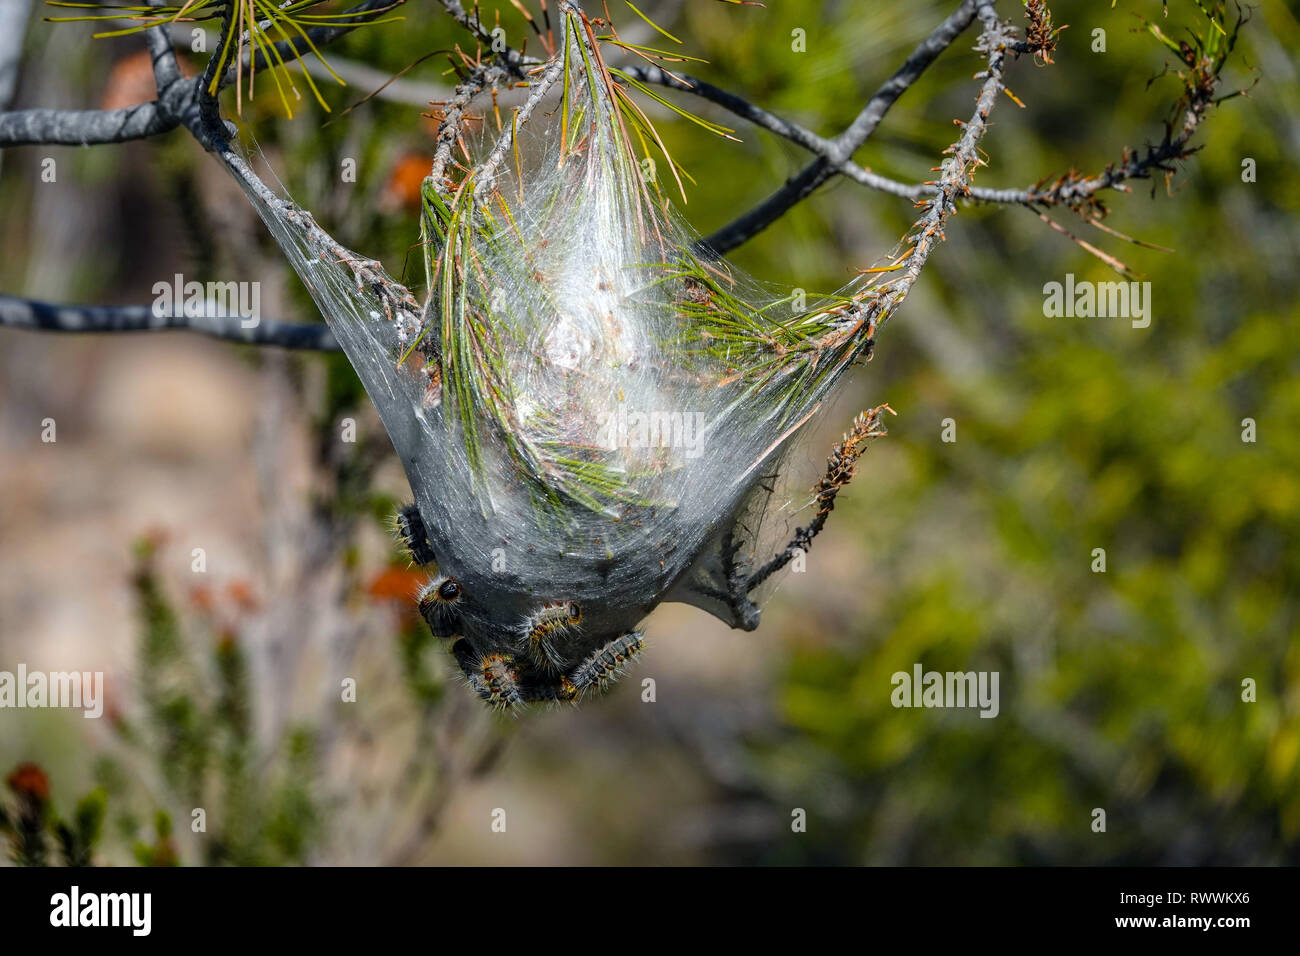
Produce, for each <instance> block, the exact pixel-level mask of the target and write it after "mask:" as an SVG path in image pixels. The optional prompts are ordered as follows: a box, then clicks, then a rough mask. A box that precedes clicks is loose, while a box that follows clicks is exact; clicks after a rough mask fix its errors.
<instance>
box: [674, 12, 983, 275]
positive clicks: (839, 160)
mask: <svg viewBox="0 0 1300 956" xmlns="http://www.w3.org/2000/svg"><path fill="white" fill-rule="evenodd" d="M977 6H979V3H978V2H977V0H962V3H961V5H960V6H959V7H958V8H957V9H956V10H955V11H953V13H952V14H951V15H950V16H948V18H947V19H945V20H944V21H943V22H942V23H940V24H939V25H938V26H937V27H935V28H934V30H933V31H931V33H930V35H929V36H927V37H926V38H925V39H924V40H922V41H921V43H920V45H918V46H917V47H916V49H915V50H913V51H912V53H911V55H910V56H909V57H908V58H907V59H906V60H905V61H904V62H903V65H902V66H900V67H899V68H898V69H897V70H896V71H895V72H894V75H893V76H891V77H890V78H889V79H888V80H886V81H885V83H884V84H883V85H882V86H881V87H880V88H879V89H878V90H876V92H875V93H874V94H872V96H871V99H869V100H868V101H867V104H866V106H864V107H863V108H862V110H861V111H860V112H859V113H858V115H857V117H856V118H855V119H854V120H853V122H852V123H850V124H849V126H848V128H847V129H845V130H844V132H842V133H840V135H839V136H837V137H835V139H833V140H830V141H829V146H830V148H829V150H828V151H827V152H826V153H825V154H824V155H819V156H818V157H817V158H816V159H815V160H813V161H812V162H811V163H809V164H808V165H807V166H805V167H804V168H803V169H802V170H800V171H799V172H798V173H796V174H795V175H794V176H792V177H791V178H790V179H787V180H786V181H785V184H784V185H783V186H782V187H781V188H780V189H778V190H777V191H776V192H774V193H773V194H772V195H771V196H769V197H768V198H767V199H765V200H763V201H762V202H761V203H759V204H758V205H757V206H755V207H754V208H753V209H750V210H749V211H748V212H745V213H744V214H742V215H740V216H738V217H737V218H736V219H734V220H732V221H731V222H730V223H728V224H727V225H725V226H723V227H722V228H721V229H718V230H717V231H716V232H714V233H713V234H712V235H709V236H705V237H704V238H703V239H701V240H700V241H699V242H698V243H697V248H698V250H699V251H700V252H701V254H704V255H712V256H722V255H724V254H725V253H727V252H729V251H730V250H732V249H734V248H736V246H739V245H741V244H742V243H744V242H747V241H749V240H750V239H752V238H754V236H756V235H758V234H759V233H760V232H762V231H763V230H764V229H766V228H767V227H768V226H770V225H771V224H772V223H774V222H776V220H778V219H780V218H781V216H783V215H785V213H786V212H788V211H789V210H790V208H791V207H793V206H795V205H797V204H798V203H799V202H801V201H803V200H804V199H806V198H807V197H808V196H809V195H810V194H811V193H812V192H813V190H815V189H816V188H817V187H818V186H820V185H822V183H824V182H826V180H828V179H830V178H831V176H833V175H834V174H835V173H836V171H837V169H838V167H840V166H841V165H843V164H844V163H845V162H847V161H848V160H849V159H850V158H851V157H852V156H853V154H854V153H855V152H856V151H857V150H858V148H859V147H860V146H862V144H863V143H865V142H866V141H867V140H868V139H869V138H870V136H871V134H872V133H874V132H875V130H876V127H877V126H879V125H880V121H881V120H882V119H884V117H885V114H886V113H887V112H888V111H889V108H890V107H891V106H893V105H894V103H895V101H896V100H897V99H898V98H899V97H900V96H902V95H903V93H904V92H906V91H907V89H908V88H909V87H910V86H911V85H912V84H913V83H915V82H916V81H917V80H918V79H919V78H920V76H921V74H922V73H924V72H925V70H926V68H927V67H928V66H929V65H930V64H931V63H933V62H934V61H935V60H936V59H937V58H938V56H939V54H941V53H942V52H943V51H944V50H946V49H948V47H949V46H951V45H952V43H953V41H954V40H956V39H957V37H958V36H960V35H961V33H962V31H964V30H965V29H966V27H968V26H969V25H970V24H971V21H973V20H974V19H975V11H976V8H977Z"/></svg>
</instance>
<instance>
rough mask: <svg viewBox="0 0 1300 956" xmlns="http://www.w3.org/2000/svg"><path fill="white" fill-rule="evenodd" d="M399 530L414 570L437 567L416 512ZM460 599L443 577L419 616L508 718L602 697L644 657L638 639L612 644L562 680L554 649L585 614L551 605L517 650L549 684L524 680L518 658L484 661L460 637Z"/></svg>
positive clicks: (405, 516)
mask: <svg viewBox="0 0 1300 956" xmlns="http://www.w3.org/2000/svg"><path fill="white" fill-rule="evenodd" d="M395 530H396V533H397V536H398V539H399V541H400V542H401V543H402V545H403V546H404V549H405V550H406V552H407V554H408V556H409V557H410V559H411V560H412V561H413V562H414V563H415V564H417V565H420V566H421V567H427V566H430V565H436V560H435V557H434V554H433V549H432V548H431V547H430V546H429V542H428V536H427V534H426V532H425V528H424V520H423V519H422V518H421V517H420V512H419V509H418V508H417V507H416V506H415V505H413V504H411V505H407V506H405V507H404V508H402V510H401V511H400V512H398V515H397V520H396V528H395ZM463 596H464V589H463V588H462V586H461V584H460V582H458V581H457V580H456V579H455V578H450V577H447V576H446V575H443V574H438V575H437V576H435V577H434V578H433V579H432V580H430V581H429V582H428V583H427V584H426V585H425V586H424V587H423V588H421V590H420V595H419V601H418V606H419V609H420V614H421V616H423V618H424V620H425V621H426V622H427V623H428V625H429V630H430V631H432V632H433V634H434V636H435V637H439V638H445V639H450V640H451V641H452V644H451V653H452V656H453V657H455V659H456V663H457V664H459V665H460V669H461V671H462V672H464V674H465V678H466V680H467V681H468V683H469V685H470V687H471V689H472V690H473V691H474V692H475V693H476V694H477V695H478V696H479V697H480V698H481V699H482V700H484V701H485V702H486V703H487V704H488V705H489V706H491V707H493V708H494V709H497V710H503V711H509V710H512V709H515V708H518V707H520V706H522V705H524V704H529V703H548V702H549V703H566V702H577V701H579V700H580V699H581V698H582V697H584V696H585V695H587V694H592V693H595V694H603V693H605V692H606V691H607V690H608V689H609V687H610V685H612V684H613V683H614V682H615V681H616V680H618V678H619V677H620V676H622V674H623V673H624V671H626V670H627V668H628V666H629V665H630V664H631V663H632V661H633V660H634V659H635V658H636V657H637V655H639V654H640V653H641V651H642V650H644V649H645V637H644V636H643V635H642V634H641V632H639V631H633V632H631V633H628V634H624V635H623V636H621V637H619V638H616V639H615V640H612V641H610V642H609V643H608V644H606V645H605V646H604V647H602V648H600V649H599V650H597V651H595V652H594V653H592V654H591V655H590V656H588V657H587V658H586V659H584V660H583V661H582V662H581V663H579V664H578V665H577V666H576V667H574V668H573V669H572V670H571V671H569V672H568V673H564V672H563V671H562V669H561V668H562V663H561V656H560V654H559V653H558V652H557V650H556V647H555V642H556V641H557V640H560V639H562V638H563V637H565V636H567V635H570V634H573V633H574V632H575V631H577V629H578V628H579V627H580V626H581V625H582V608H581V606H580V605H579V604H578V603H577V602H575V601H566V602H558V603H551V602H547V603H544V604H543V605H542V606H541V607H540V608H538V609H537V610H536V611H535V612H534V613H533V614H531V615H529V616H528V617H527V618H526V619H525V620H524V622H523V623H522V624H521V626H520V628H519V643H518V648H519V649H518V653H519V654H520V655H522V656H523V657H524V658H525V659H526V660H527V661H528V662H529V664H530V665H531V666H530V667H529V668H528V671H529V672H530V673H533V674H538V673H540V674H543V675H546V679H543V680H538V679H536V678H534V679H530V680H525V679H524V678H523V677H522V676H521V674H520V668H519V667H518V666H517V664H516V658H515V655H514V654H510V653H505V652H500V653H496V652H494V653H487V654H480V653H479V652H478V651H476V650H475V649H474V647H473V646H472V645H471V643H470V642H469V641H468V640H466V639H465V638H463V637H462V636H461V635H460V629H461V628H460V625H461V608H460V603H461V599H462V598H463Z"/></svg>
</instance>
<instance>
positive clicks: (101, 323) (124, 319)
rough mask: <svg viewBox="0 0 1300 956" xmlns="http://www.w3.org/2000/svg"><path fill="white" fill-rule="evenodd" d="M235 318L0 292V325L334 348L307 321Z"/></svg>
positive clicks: (327, 335) (326, 333)
mask: <svg viewBox="0 0 1300 956" xmlns="http://www.w3.org/2000/svg"><path fill="white" fill-rule="evenodd" d="M243 321H245V320H243V319H241V318H240V317H239V316H210V315H190V314H185V313H175V312H158V311H156V310H155V309H154V308H153V307H151V306H147V305H123V306H102V305H56V304H53V303H50V302H37V301H35V300H32V299H23V298H19V297H18V296H12V295H3V294H0V326H4V327H7V328H14V329H31V330H34V331H40V332H78V333H87V332H92V333H101V332H157V331H162V330H167V329H175V330H186V331H190V332H199V333H201V334H203V335H210V336H212V337H213V338H218V339H225V340H227V341H230V342H240V343H243V344H245V345H274V346H278V347H280V348H286V349H302V350H306V351H317V352H337V351H338V350H339V346H338V343H337V342H335V341H334V336H333V334H332V333H331V332H330V330H329V327H328V326H325V325H321V324H318V323H309V322H277V321H275V320H274V319H261V320H260V321H259V322H258V323H257V325H255V326H253V327H252V328H244V327H243V324H242V323H243Z"/></svg>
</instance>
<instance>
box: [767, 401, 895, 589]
mask: <svg viewBox="0 0 1300 956" xmlns="http://www.w3.org/2000/svg"><path fill="white" fill-rule="evenodd" d="M885 412H889V413H890V414H891V415H892V414H893V412H894V410H893V409H892V408H890V407H889V406H888V405H879V406H877V407H876V408H873V409H871V410H869V411H865V412H861V413H860V414H859V415H858V417H857V418H855V419H853V425H852V426H851V427H850V428H849V431H848V433H847V434H845V435H844V437H843V438H841V439H840V441H838V442H837V443H836V444H835V447H834V448H833V449H832V450H831V454H830V457H829V458H827V459H826V472H825V474H823V475H822V476H821V478H820V479H818V481H817V484H816V485H815V486H814V487H813V502H814V504H815V505H816V506H817V513H816V515H814V517H813V520H812V521H810V522H809V523H808V524H807V525H806V526H804V527H802V528H798V529H796V530H795V533H794V537H793V538H792V539H791V540H790V543H789V544H787V545H786V546H785V548H784V549H783V550H782V551H781V552H779V553H778V554H777V555H776V556H775V557H773V558H772V559H771V560H770V561H768V562H767V563H766V564H764V565H763V566H762V567H760V568H759V569H758V570H757V571H755V572H754V573H753V574H751V575H750V576H749V578H748V579H747V580H746V581H745V588H744V590H745V593H748V592H750V591H752V590H754V588H756V587H758V586H759V585H761V584H762V583H763V582H764V581H766V580H767V579H768V578H770V577H771V576H772V575H773V574H775V573H776V572H777V571H780V570H781V569H782V568H784V567H785V566H786V565H787V564H789V563H790V562H791V561H793V560H794V559H795V557H796V556H797V555H799V554H807V553H808V550H809V549H810V548H811V547H812V542H813V538H815V537H817V535H818V534H820V533H821V530H822V528H824V527H825V526H826V519H827V518H829V517H830V514H831V512H832V511H834V510H835V498H836V496H837V495H838V494H839V493H840V492H841V491H842V490H843V489H844V486H845V485H847V484H848V483H849V482H850V481H852V480H853V476H854V475H855V474H856V468H855V466H856V465H857V462H858V459H859V458H860V457H861V456H862V453H863V452H864V451H866V450H867V443H868V442H869V441H870V440H871V439H873V438H879V437H881V436H883V435H884V434H885V426H884V425H883V424H882V423H881V416H882V415H883V414H884V413H885Z"/></svg>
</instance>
